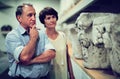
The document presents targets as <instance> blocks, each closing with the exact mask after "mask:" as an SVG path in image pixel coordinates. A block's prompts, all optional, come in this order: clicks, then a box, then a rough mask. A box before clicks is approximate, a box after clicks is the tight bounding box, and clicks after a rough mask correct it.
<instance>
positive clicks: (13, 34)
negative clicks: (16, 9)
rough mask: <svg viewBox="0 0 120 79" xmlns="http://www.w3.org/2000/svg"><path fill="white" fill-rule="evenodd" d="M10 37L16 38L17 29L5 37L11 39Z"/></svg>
mask: <svg viewBox="0 0 120 79" xmlns="http://www.w3.org/2000/svg"><path fill="white" fill-rule="evenodd" d="M11 36H18V31H17V29H13V30H11V31H10V32H9V33H8V34H7V36H6V37H11Z"/></svg>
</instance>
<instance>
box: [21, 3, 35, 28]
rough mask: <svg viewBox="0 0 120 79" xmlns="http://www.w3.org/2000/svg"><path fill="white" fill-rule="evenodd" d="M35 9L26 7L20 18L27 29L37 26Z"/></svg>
mask: <svg viewBox="0 0 120 79" xmlns="http://www.w3.org/2000/svg"><path fill="white" fill-rule="evenodd" d="M35 15H36V13H35V9H34V8H33V7H32V6H27V5H26V6H24V7H23V13H22V15H21V16H20V19H19V21H20V24H21V25H22V26H23V27H24V28H25V29H28V28H31V27H32V26H33V25H35V24H36V17H35Z"/></svg>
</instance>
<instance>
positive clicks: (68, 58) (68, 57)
mask: <svg viewBox="0 0 120 79" xmlns="http://www.w3.org/2000/svg"><path fill="white" fill-rule="evenodd" d="M71 52H72V45H71V44H70V42H68V44H67V53H66V54H67V65H68V72H69V76H70V79H75V77H74V73H73V68H72V63H71V60H70V55H69V53H71Z"/></svg>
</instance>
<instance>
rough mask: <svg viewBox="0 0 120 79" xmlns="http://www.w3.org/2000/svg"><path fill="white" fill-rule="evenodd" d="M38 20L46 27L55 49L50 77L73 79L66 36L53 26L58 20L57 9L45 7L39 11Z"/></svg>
mask: <svg viewBox="0 0 120 79" xmlns="http://www.w3.org/2000/svg"><path fill="white" fill-rule="evenodd" d="M39 20H40V22H41V23H42V24H44V26H45V27H46V31H45V32H46V34H47V36H48V38H49V40H50V41H51V42H52V44H53V46H54V47H55V49H56V57H55V59H53V67H52V70H51V73H50V74H51V79H74V75H73V71H72V65H71V61H70V58H69V55H68V52H67V51H69V48H68V47H69V45H68V42H67V39H66V36H65V34H64V33H63V32H60V31H57V30H56V28H55V27H56V24H57V20H58V13H57V11H56V10H55V9H53V8H51V7H45V8H44V9H43V10H41V11H40V13H39ZM66 50H67V51H66ZM68 72H69V74H68ZM69 77H70V78H69Z"/></svg>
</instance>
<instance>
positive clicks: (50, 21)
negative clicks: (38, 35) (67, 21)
mask: <svg viewBox="0 0 120 79" xmlns="http://www.w3.org/2000/svg"><path fill="white" fill-rule="evenodd" d="M56 22H57V18H56V16H55V15H46V17H45V19H44V24H45V26H46V28H55V26H56Z"/></svg>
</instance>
